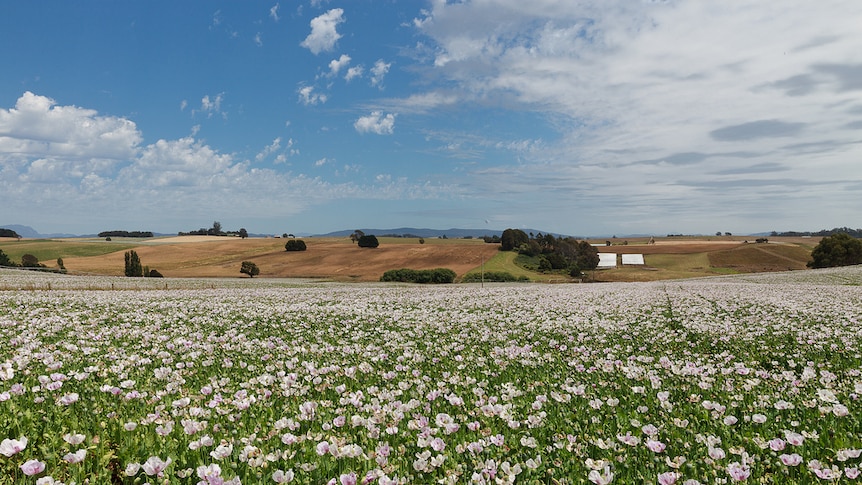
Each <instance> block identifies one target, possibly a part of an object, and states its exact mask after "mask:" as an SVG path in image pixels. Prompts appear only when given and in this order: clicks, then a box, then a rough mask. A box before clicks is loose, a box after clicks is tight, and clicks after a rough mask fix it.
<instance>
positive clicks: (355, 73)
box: [344, 66, 365, 82]
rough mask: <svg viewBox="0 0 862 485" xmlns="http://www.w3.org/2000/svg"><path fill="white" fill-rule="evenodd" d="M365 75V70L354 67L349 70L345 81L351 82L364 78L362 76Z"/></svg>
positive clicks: (360, 67)
mask: <svg viewBox="0 0 862 485" xmlns="http://www.w3.org/2000/svg"><path fill="white" fill-rule="evenodd" d="M363 73H365V68H364V67H362V66H354V67H351V68H350V69H348V70H347V74H345V75H344V80H345V81H347V82H350V81H351V80H353V79H354V78H358V77H362V74H363Z"/></svg>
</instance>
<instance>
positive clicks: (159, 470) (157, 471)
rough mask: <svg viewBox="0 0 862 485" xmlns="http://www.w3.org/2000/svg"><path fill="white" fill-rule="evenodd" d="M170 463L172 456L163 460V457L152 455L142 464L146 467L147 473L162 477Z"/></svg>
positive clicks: (142, 466) (145, 471)
mask: <svg viewBox="0 0 862 485" xmlns="http://www.w3.org/2000/svg"><path fill="white" fill-rule="evenodd" d="M170 464H171V459H170V458H168V459H167V460H164V461H162V459H161V458H159V457H157V456H151V457H149V458H148V459H147V461H146V462H144V463H142V464H141V468H143V469H144V473H146V474H147V475H150V476H152V475H156V476H158V477H159V478H161V477H162V476H164V472H165V468H167V467H168V465H170Z"/></svg>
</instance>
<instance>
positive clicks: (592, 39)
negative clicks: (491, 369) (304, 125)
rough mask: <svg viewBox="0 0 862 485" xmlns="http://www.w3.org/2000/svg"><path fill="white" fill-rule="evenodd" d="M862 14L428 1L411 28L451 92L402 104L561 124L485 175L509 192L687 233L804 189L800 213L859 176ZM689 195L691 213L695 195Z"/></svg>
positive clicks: (799, 7) (549, 1) (802, 7)
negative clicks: (660, 222)
mask: <svg viewBox="0 0 862 485" xmlns="http://www.w3.org/2000/svg"><path fill="white" fill-rule="evenodd" d="M837 12H840V14H838V15H836V13H837ZM860 23H862V4H848V3H846V2H841V1H837V0H836V1H826V2H824V3H817V4H812V3H810V2H806V1H791V2H790V3H786V4H783V5H782V8H781V9H779V10H776V9H775V8H773V7H772V6H771V5H769V4H765V3H762V2H758V1H739V2H730V3H721V4H714V3H704V2H676V3H657V2H622V3H612V4H609V3H607V2H590V1H574V2H559V1H557V0H537V1H535V2H518V1H516V0H499V1H495V2H442V1H441V2H433V4H432V6H431V7H430V10H429V11H426V12H424V13H423V15H422V17H421V18H420V19H417V20H416V21H415V22H414V26H415V27H416V28H417V29H418V30H420V31H421V32H423V33H424V34H426V35H427V36H428V39H430V41H431V42H430V43H429V44H430V45H431V51H432V52H434V55H435V57H434V59H432V60H430V62H428V66H429V67H431V66H433V68H432V70H433V72H432V74H431V75H430V76H429V79H433V81H434V82H436V83H437V84H438V85H444V84H445V85H446V87H447V90H446V92H445V94H443V92H442V91H432V92H430V93H428V94H424V95H413V96H411V97H409V98H405V99H402V100H400V101H398V102H394V103H392V105H393V106H396V107H397V109H398V110H399V112H404V111H408V110H410V108H411V106H412V107H413V109H414V110H417V111H418V110H423V107H426V106H427V108H424V112H428V111H427V110H430V108H433V107H437V106H440V104H443V103H444V100H446V101H449V100H451V99H452V98H453V97H454V98H455V99H456V100H457V101H458V103H460V104H465V105H470V103H475V106H478V107H479V109H482V108H483V107H485V106H488V105H489V104H490V106H492V109H493V108H500V107H503V109H508V108H509V107H512V108H514V111H513V113H514V114H515V116H518V113H529V114H531V116H532V117H533V119H535V120H536V121H537V122H540V123H545V124H546V125H547V126H549V127H551V128H553V129H556V130H557V132H558V134H559V135H560V137H559V140H558V141H556V142H555V143H554V144H545V145H544V146H542V147H541V149H536V148H534V147H531V149H530V150H529V153H528V154H525V157H528V158H525V159H519V160H520V161H521V163H522V164H523V169H518V170H514V171H508V170H501V171H500V172H496V173H489V174H484V173H483V174H482V179H483V181H492V182H493V183H495V184H498V185H501V186H503V185H505V186H510V185H511V186H512V187H513V188H515V187H517V190H530V189H529V186H531V185H532V186H545V187H548V188H549V189H548V190H547V191H546V193H552V192H554V190H552V189H551V188H558V193H555V196H557V195H559V196H561V197H564V198H565V200H569V201H571V203H575V204H579V205H581V204H583V203H584V201H586V200H590V201H600V202H601V203H602V205H603V206H605V207H607V208H608V209H607V210H608V211H611V210H617V209H618V208H619V207H622V206H623V205H625V206H626V207H640V208H642V210H643V211H646V212H652V213H654V214H658V213H665V214H670V213H672V211H678V212H679V213H680V214H685V217H690V218H691V220H687V221H683V219H682V217H680V219H679V221H680V226H681V227H683V226H684V224H687V223H690V224H691V226H692V227H698V226H699V225H700V224H701V221H698V220H697V218H698V217H701V218H702V215H700V214H702V212H701V211H706V212H710V211H711V210H714V211H715V213H728V212H729V210H728V209H727V207H730V206H731V204H732V203H734V202H736V201H739V200H746V201H749V202H753V201H754V200H757V201H758V203H757V204H753V205H759V207H762V208H765V207H770V208H771V209H773V210H774V211H775V212H781V213H790V212H793V211H794V210H796V209H797V207H794V208H792V209H791V208H782V207H776V206H774V204H775V202H774V201H776V200H788V199H791V198H794V195H793V194H794V193H795V192H800V193H805V192H806V189H804V188H805V187H808V189H807V190H810V191H811V192H810V193H811V194H812V195H811V198H806V199H804V200H805V202H800V207H801V206H804V204H810V202H811V200H815V199H816V197H814V196H813V194H814V193H821V194H823V196H824V197H827V196H835V195H836V193H840V194H841V195H840V196H841V197H849V194H850V189H849V187H850V185H849V183H847V182H841V181H840V180H841V179H845V180H855V181H856V183H857V184H858V181H859V180H862V172H860V169H859V168H858V165H856V168H851V167H850V160H851V159H852V158H853V156H854V155H852V154H853V153H855V154H856V155H855V157H856V159H857V160H858V157H859V156H862V147H858V144H853V142H854V141H856V140H858V129H857V131H856V132H855V133H854V132H853V130H852V129H850V127H853V126H857V125H854V124H853V123H854V122H855V121H858V119H859V118H858V112H859V111H857V114H855V115H854V114H853V113H852V111H851V110H852V107H853V106H856V107H857V110H858V108H859V106H860V103H859V101H858V94H859V92H860V90H862V84H860V83H859V82H858V79H859V76H858V74H856V75H855V76H854V73H858V72H862V68H860V67H859V66H862V51H860V50H859V49H858V42H859V33H858V32H859V30H858V26H859V25H860ZM824 29H826V30H824ZM825 31H828V32H829V34H828V37H824V32H825ZM728 32H733V35H728ZM827 66H835V67H827ZM854 78H855V79H856V81H853V79H854ZM438 103H439V104H438ZM839 107H840V108H839ZM528 119H529V118H528ZM501 126H504V125H501ZM739 132H744V133H739ZM776 132H780V133H782V134H789V133H791V132H792V134H793V139H792V140H791V139H790V138H789V137H787V136H770V135H769V134H770V133H773V134H774V133H776ZM499 146H500V147H501V148H502V149H505V143H501V144H500V145H499ZM517 146H518V144H517V143H515V144H512V147H513V148H512V150H513V151H515V152H517V153H518V154H521V153H524V152H520V151H518V149H517ZM806 146H807V147H811V148H810V149H805V148H804V147H806ZM815 147H816V148H815ZM851 147H852V148H851ZM857 147H858V148H857ZM815 150H816V151H815ZM806 152H807V153H806ZM800 155H804V156H800ZM752 166H761V167H778V169H777V170H780V171H779V172H775V170H773V171H763V172H758V171H752V170H750V167H752ZM824 166H828V167H830V168H831V170H823V169H822V167H824ZM818 167H820V168H818ZM776 174H780V179H779V178H778V177H776ZM837 174H841V175H837ZM471 183H472V182H471ZM522 184H523V185H522ZM753 187H764V188H768V190H765V189H764V190H752V188H753ZM586 188H589V190H584V189H586ZM836 189H837V190H836ZM757 192H760V193H761V194H766V193H767V192H768V193H769V194H771V195H770V196H768V197H767V196H766V195H760V194H757ZM623 193H624V194H626V197H621V196H620V194H623ZM695 195H696V196H697V200H698V201H699V203H701V204H703V208H699V209H698V212H697V214H694V211H691V205H690V204H689V203H688V202H687V201H689V200H692V199H690V198H689V197H692V196H695ZM815 205H816V204H815ZM744 212H745V211H744V210H742V209H739V214H736V215H734V216H733V217H740V218H741V217H745V218H747V217H748V216H746V215H744ZM803 212H811V209H806V210H803ZM642 215H643V214H639V216H642ZM730 219H732V217H731V216H728V220H730ZM675 220H676V219H675Z"/></svg>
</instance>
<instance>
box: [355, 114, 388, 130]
mask: <svg viewBox="0 0 862 485" xmlns="http://www.w3.org/2000/svg"><path fill="white" fill-rule="evenodd" d="M353 127H354V128H355V129H356V131H358V132H359V133H376V134H378V135H391V134H392V133H393V132H394V130H395V115H394V114H392V113H388V114H386V115H384V114H383V112H381V111H372V112H371V114H370V115H368V116H362V117H360V118H359V119H358V120H356V122H355V123H353Z"/></svg>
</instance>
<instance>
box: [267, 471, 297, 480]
mask: <svg viewBox="0 0 862 485" xmlns="http://www.w3.org/2000/svg"><path fill="white" fill-rule="evenodd" d="M293 476H294V474H293V470H288V471H283V470H276V471H274V472H273V473H272V481H274V482H275V483H290V482H292V481H293Z"/></svg>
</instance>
